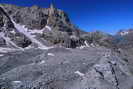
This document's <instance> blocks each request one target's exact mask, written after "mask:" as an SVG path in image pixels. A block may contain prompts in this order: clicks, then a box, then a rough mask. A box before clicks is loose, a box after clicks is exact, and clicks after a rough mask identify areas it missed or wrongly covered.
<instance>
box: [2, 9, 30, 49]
mask: <svg viewBox="0 0 133 89" xmlns="http://www.w3.org/2000/svg"><path fill="white" fill-rule="evenodd" d="M0 19H1V20H0V38H1V41H2V43H1V45H3V44H4V45H7V46H9V47H15V48H18V46H20V47H26V46H28V45H29V44H30V43H31V42H30V40H29V39H28V38H26V37H25V35H24V34H21V33H19V32H18V31H17V30H16V28H15V26H14V24H13V22H12V20H11V18H10V16H9V15H8V14H7V13H6V12H5V10H4V9H3V8H2V7H0Z"/></svg>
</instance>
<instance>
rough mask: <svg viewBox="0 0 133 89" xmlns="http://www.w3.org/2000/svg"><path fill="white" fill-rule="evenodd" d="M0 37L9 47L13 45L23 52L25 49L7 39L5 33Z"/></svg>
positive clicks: (0, 33) (0, 34) (1, 33)
mask: <svg viewBox="0 0 133 89" xmlns="http://www.w3.org/2000/svg"><path fill="white" fill-rule="evenodd" d="M0 37H1V38H3V39H4V40H5V41H6V43H7V45H10V44H11V45H12V46H14V47H16V48H19V49H21V50H23V48H20V47H18V46H17V45H16V44H15V43H14V42H13V41H11V39H10V38H9V37H5V33H3V32H0Z"/></svg>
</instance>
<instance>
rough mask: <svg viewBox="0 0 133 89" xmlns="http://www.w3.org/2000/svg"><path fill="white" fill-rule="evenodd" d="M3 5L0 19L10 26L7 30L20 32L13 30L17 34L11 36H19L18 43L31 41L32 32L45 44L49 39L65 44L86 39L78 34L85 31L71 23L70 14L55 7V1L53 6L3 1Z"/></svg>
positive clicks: (77, 42) (22, 45)
mask: <svg viewBox="0 0 133 89" xmlns="http://www.w3.org/2000/svg"><path fill="white" fill-rule="evenodd" d="M1 7H2V8H1V13H3V15H1V18H0V19H2V20H1V21H0V25H1V29H2V28H3V26H4V25H7V26H6V28H5V27H4V29H6V30H7V29H8V30H7V32H9V31H10V29H11V31H12V32H13V31H15V32H17V33H13V34H14V35H13V37H12V38H11V40H12V39H14V38H19V39H18V40H17V39H14V41H16V43H15V44H16V45H17V46H19V47H27V46H29V45H30V44H32V43H34V42H33V41H31V40H32V39H33V36H34V39H36V42H37V41H38V40H39V41H41V42H37V44H38V43H39V44H42V45H43V44H44V41H45V43H47V44H48V45H49V43H50V44H51V45H52V44H53V45H55V44H59V45H61V46H65V47H69V48H75V47H77V46H81V45H82V44H81V43H83V42H82V41H83V40H81V39H80V38H79V37H80V33H84V32H83V31H80V30H79V29H78V28H76V27H75V26H74V25H73V24H72V23H71V21H70V19H69V17H68V15H67V14H66V13H65V12H64V11H62V10H59V9H57V8H55V7H54V6H53V5H51V6H50V8H41V7H38V6H32V7H19V6H15V5H7V4H1ZM3 17H6V19H3ZM8 20H9V21H8ZM13 29H14V30H13ZM22 31H24V32H22ZM4 34H5V32H4ZM16 34H17V35H16ZM20 34H21V36H20ZM26 34H28V37H27V35H26ZM64 34H66V35H65V36H66V37H64V36H63V35H64ZM17 36H20V37H17ZM31 37H32V39H31ZM9 38H10V37H9ZM34 41H35V40H34ZM42 41H43V42H42ZM44 45H45V44H44Z"/></svg>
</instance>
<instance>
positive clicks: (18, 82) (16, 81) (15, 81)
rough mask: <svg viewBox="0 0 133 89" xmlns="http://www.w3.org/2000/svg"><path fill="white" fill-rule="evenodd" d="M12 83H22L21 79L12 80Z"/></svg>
mask: <svg viewBox="0 0 133 89" xmlns="http://www.w3.org/2000/svg"><path fill="white" fill-rule="evenodd" d="M13 83H22V82H21V81H13Z"/></svg>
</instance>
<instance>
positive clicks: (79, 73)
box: [75, 71, 85, 76]
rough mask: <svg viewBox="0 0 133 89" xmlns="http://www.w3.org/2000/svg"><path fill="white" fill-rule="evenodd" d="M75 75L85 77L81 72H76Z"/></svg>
mask: <svg viewBox="0 0 133 89" xmlns="http://www.w3.org/2000/svg"><path fill="white" fill-rule="evenodd" d="M75 74H78V75H79V76H84V75H85V74H83V73H81V72H80V71H76V72H75Z"/></svg>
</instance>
